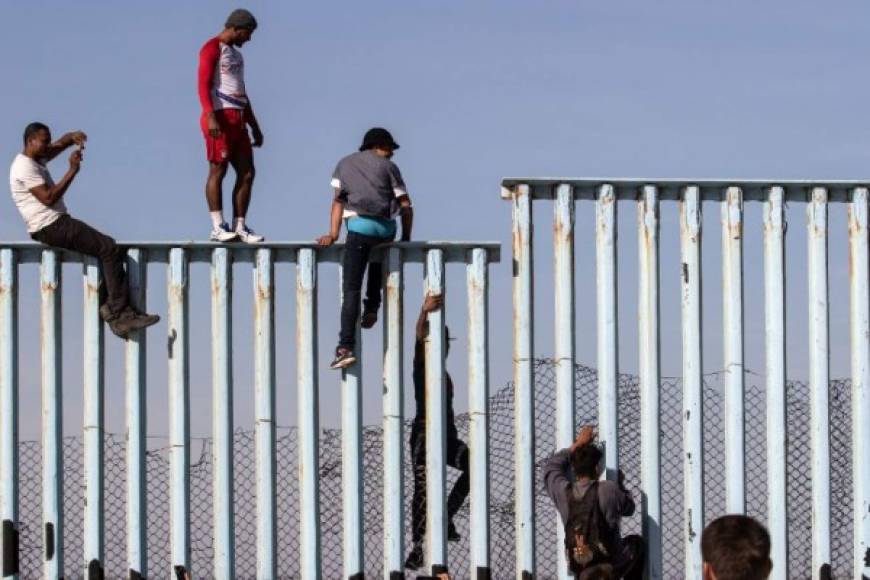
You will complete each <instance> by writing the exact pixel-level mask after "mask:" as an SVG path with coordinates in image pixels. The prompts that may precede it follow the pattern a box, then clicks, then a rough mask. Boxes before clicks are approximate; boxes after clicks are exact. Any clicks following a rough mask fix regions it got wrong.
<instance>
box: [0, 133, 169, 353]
mask: <svg viewBox="0 0 870 580" xmlns="http://www.w3.org/2000/svg"><path fill="white" fill-rule="evenodd" d="M85 141H87V136H86V135H85V134H84V133H82V132H81V131H75V132H73V133H67V134H66V135H64V136H63V137H61V138H60V139H58V140H57V141H55V142H52V141H51V131H49V129H48V127H47V126H45V125H43V124H42V123H31V124H29V125H28V126H27V128H25V129H24V151H23V152H21V153H19V154H18V155H16V156H15V160H14V161H13V162H12V167H11V168H10V170H9V187H10V189H11V190H12V200H13V201H14V202H15V205H16V206H17V207H18V211H19V212H21V217H23V218H24V222H25V223H26V224H27V232H28V233H29V234H30V237H31V238H33V239H34V240H36V241H38V242H42V243H43V244H46V245H48V246H53V247H56V248H61V249H64V250H72V251H73V252H79V253H81V254H85V255H88V256H94V257H97V258H99V259H100V261H101V263H102V267H103V268H102V272H101V275H102V279H103V283H104V287H103V288H101V289H100V317H101V318H102V319H103V320H105V321H106V322H107V323H108V325H109V328H111V329H112V332H114V333H115V334H116V335H118V336H119V337H121V338H126V337H127V334H128V333H130V332H131V331H133V330H138V329H140V328H145V327H146V326H151V325H152V324H156V323H157V321H158V320H160V317H159V316H157V315H154V314H144V313H142V312H139V311H137V310H136V309H134V308H133V307H132V306H130V303H129V288H128V286H127V274H126V272H125V270H124V252H123V250H121V249H120V248H119V247H118V246H117V245H115V240H113V239H112V238H110V237H109V236H107V235H105V234H102V233H100V232H98V231H97V230H95V229H94V228H92V227H91V226H89V225H87V224H86V223H84V222H81V221H79V220H77V219H75V218H73V217H70V215H69V214H68V213H67V210H66V205H65V204H64V202H63V197H64V195H65V194H66V192H67V189H69V186H70V185H71V184H72V182H73V179H75V176H76V175H78V172H79V169H80V168H81V164H82V150H83V148H84V145H85ZM72 145H78V148H77V149H76V150H75V151H73V153H72V155H70V157H69V169H68V170H67V172H66V174H65V175H64V176H63V178H62V179H61V180H60V181H59V182H57V183H55V182H54V180H53V179H52V178H51V174H50V173H49V172H48V168H47V167H46V164H47V163H48V162H49V161H51V160H52V159H54V158H55V157H57V156H58V155H60V154H61V153H62V152H63V151H64V150H65V149H67V148H69V147H71V146H72Z"/></svg>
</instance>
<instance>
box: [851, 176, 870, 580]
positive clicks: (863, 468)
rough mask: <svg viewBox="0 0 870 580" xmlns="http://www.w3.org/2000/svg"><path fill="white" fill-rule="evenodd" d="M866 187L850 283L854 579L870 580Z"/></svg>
mask: <svg viewBox="0 0 870 580" xmlns="http://www.w3.org/2000/svg"><path fill="white" fill-rule="evenodd" d="M867 199H868V192H867V188H866V187H858V188H856V189H855V191H854V192H853V193H852V204H851V206H850V207H849V264H850V265H851V268H850V269H849V283H850V286H851V292H850V297H851V311H852V312H851V317H850V318H851V333H852V445H853V448H852V481H853V483H854V494H853V495H854V499H853V506H854V507H853V509H854V550H853V553H854V559H853V562H854V564H853V575H854V577H855V578H870V249H868V235H867V209H868V208H867Z"/></svg>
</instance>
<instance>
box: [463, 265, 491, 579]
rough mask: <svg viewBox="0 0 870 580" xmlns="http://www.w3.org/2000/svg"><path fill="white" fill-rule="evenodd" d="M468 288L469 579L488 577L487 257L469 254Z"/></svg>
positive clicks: (467, 269)
mask: <svg viewBox="0 0 870 580" xmlns="http://www.w3.org/2000/svg"><path fill="white" fill-rule="evenodd" d="M466 278H467V286H468V415H469V426H468V437H469V443H470V447H469V463H470V469H471V486H470V502H471V503H470V516H469V525H468V529H469V532H470V534H471V538H470V546H469V548H470V551H471V557H470V564H471V569H470V571H469V578H489V576H488V573H489V569H490V562H489V555H490V550H489V541H490V531H489V337H488V329H489V318H488V304H489V301H488V297H489V286H488V282H489V279H488V272H487V255H486V250H485V249H483V248H475V249H473V250H471V251H470V252H469V263H468V266H467V268H466Z"/></svg>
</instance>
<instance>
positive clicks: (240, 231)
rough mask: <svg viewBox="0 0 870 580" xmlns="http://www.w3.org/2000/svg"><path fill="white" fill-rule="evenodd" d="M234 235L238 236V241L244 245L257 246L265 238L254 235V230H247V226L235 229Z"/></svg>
mask: <svg viewBox="0 0 870 580" xmlns="http://www.w3.org/2000/svg"><path fill="white" fill-rule="evenodd" d="M235 233H236V235H237V236H239V240H241V241H243V242H245V243H246V244H259V243H260V242H262V241H263V240H265V239H266V238H265V237H263V236H261V235H260V234H258V233H256V232H255V231H254V230H252V229H251V228H249V227H248V226H242V227H240V228H236V232H235Z"/></svg>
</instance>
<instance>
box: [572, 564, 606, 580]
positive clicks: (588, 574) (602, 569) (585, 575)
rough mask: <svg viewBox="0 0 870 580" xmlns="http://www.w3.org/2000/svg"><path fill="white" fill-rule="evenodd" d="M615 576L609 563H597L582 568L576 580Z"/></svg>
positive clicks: (600, 579) (593, 579) (604, 578)
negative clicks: (584, 568)
mask: <svg viewBox="0 0 870 580" xmlns="http://www.w3.org/2000/svg"><path fill="white" fill-rule="evenodd" d="M614 578H616V574H615V573H614V570H613V566H611V565H610V564H598V565H597V566H592V567H591V568H587V569H586V570H584V571H583V572H582V573H581V574H580V576H579V577H578V578H577V580H613V579H614Z"/></svg>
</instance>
